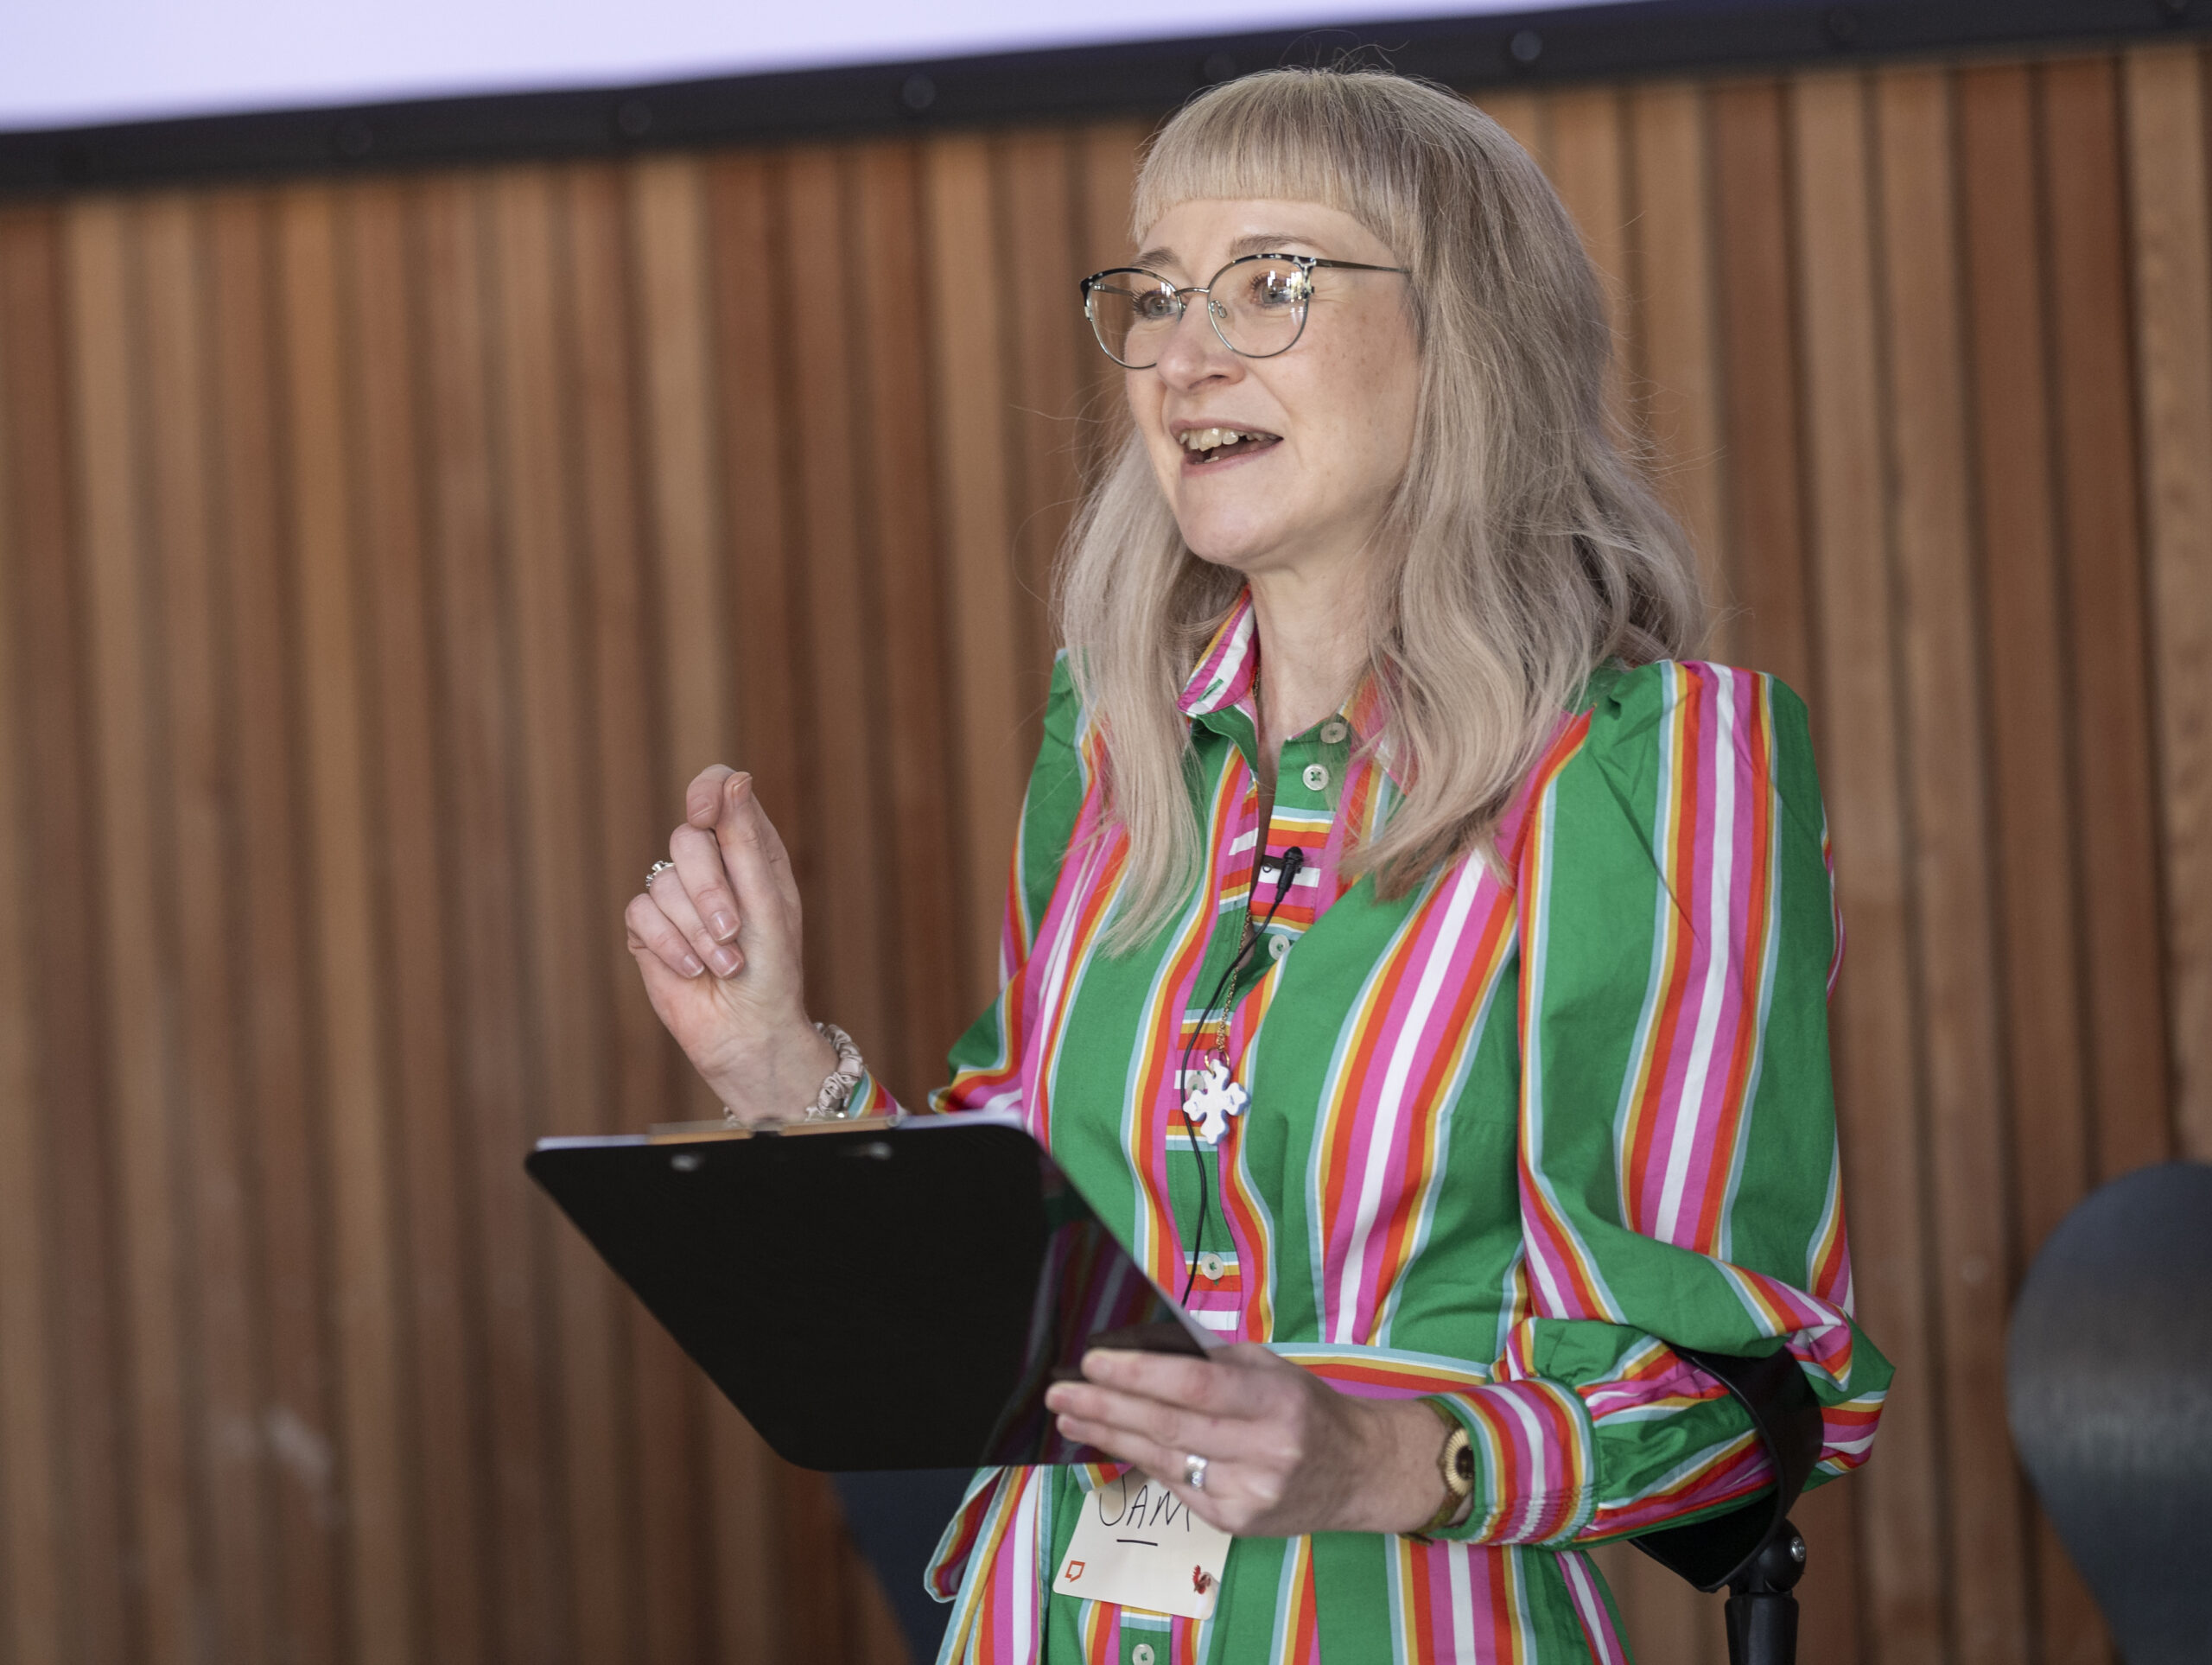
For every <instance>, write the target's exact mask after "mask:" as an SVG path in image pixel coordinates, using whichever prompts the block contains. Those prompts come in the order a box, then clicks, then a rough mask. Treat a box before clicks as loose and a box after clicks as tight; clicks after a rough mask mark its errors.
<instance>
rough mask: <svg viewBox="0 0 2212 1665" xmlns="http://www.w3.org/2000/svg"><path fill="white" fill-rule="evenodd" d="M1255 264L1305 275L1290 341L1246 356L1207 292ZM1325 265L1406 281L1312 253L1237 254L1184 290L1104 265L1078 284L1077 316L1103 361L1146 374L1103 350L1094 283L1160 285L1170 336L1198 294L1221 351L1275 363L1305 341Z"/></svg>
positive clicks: (1406, 271) (1140, 271)
mask: <svg viewBox="0 0 2212 1665" xmlns="http://www.w3.org/2000/svg"><path fill="white" fill-rule="evenodd" d="M1255 260H1280V261H1282V262H1284V263H1286V264H1289V265H1293V266H1295V267H1297V268H1298V269H1299V270H1300V271H1301V272H1303V273H1304V274H1305V275H1306V288H1307V293H1306V296H1305V297H1303V298H1301V299H1300V301H1299V302H1298V328H1297V330H1296V332H1295V333H1294V334H1292V336H1291V338H1290V340H1287V341H1286V342H1284V343H1283V344H1282V345H1281V346H1279V347H1277V348H1276V349H1275V350H1274V352H1272V353H1247V352H1245V351H1244V349H1243V347H1241V346H1237V345H1236V342H1234V341H1232V340H1230V339H1229V337H1228V335H1227V334H1225V333H1224V331H1223V329H1222V327H1221V321H1222V316H1223V313H1224V308H1223V307H1222V304H1221V302H1218V301H1217V300H1215V299H1214V298H1213V292H1214V290H1215V289H1217V288H1218V287H1219V286H1220V283H1221V280H1222V279H1223V278H1224V277H1226V276H1229V274H1230V272H1232V271H1234V270H1236V268H1237V267H1239V266H1249V265H1250V264H1252V263H1253V262H1254V261H1255ZM1322 267H1328V268H1330V269H1332V270H1337V271H1389V272H1397V273H1399V274H1401V275H1402V276H1412V268H1411V267H1408V266H1370V265H1369V264H1367V263H1366V262H1365V261H1362V260H1324V259H1322V258H1321V257H1319V255H1312V254H1240V255H1238V256H1237V257H1236V259H1234V260H1232V261H1230V263H1229V264H1227V265H1225V266H1224V267H1223V268H1222V269H1221V270H1219V271H1217V272H1216V273H1215V274H1214V275H1213V276H1211V277H1209V278H1208V279H1206V281H1205V283H1192V284H1189V285H1186V286H1185V287H1181V288H1178V287H1177V286H1176V285H1175V284H1174V283H1172V282H1170V281H1169V280H1168V279H1167V278H1166V277H1163V276H1160V273H1158V272H1156V271H1154V270H1151V269H1150V268H1149V267H1146V266H1109V267H1107V268H1106V270H1103V271H1095V272H1093V273H1091V274H1090V276H1088V277H1086V278H1084V280H1083V284H1082V289H1083V315H1084V318H1085V319H1086V320H1087V321H1089V322H1090V334H1091V337H1092V339H1093V340H1096V342H1097V343H1098V350H1099V351H1100V352H1101V353H1104V354H1105V355H1106V356H1107V357H1108V358H1109V359H1113V361H1114V362H1115V363H1116V364H1117V365H1121V366H1122V369H1124V370H1150V369H1151V368H1152V367H1153V365H1157V364H1158V363H1159V362H1160V360H1159V359H1152V360H1150V361H1149V362H1147V363H1145V364H1141V365H1133V364H1131V363H1130V362H1129V361H1128V359H1124V358H1122V356H1121V355H1120V354H1118V353H1116V352H1115V351H1114V349H1113V348H1112V347H1110V346H1107V345H1106V332H1105V331H1104V330H1103V329H1102V328H1101V327H1099V323H1098V315H1097V313H1096V311H1094V310H1093V309H1092V307H1091V296H1092V294H1093V292H1094V291H1095V290H1096V289H1097V288H1098V286H1099V285H1100V284H1102V283H1104V282H1105V281H1106V279H1108V278H1109V277H1118V276H1122V275H1123V274H1124V273H1127V274H1128V275H1130V276H1137V277H1146V278H1149V279H1151V280H1152V281H1153V282H1154V283H1157V284H1158V285H1159V286H1160V289H1159V293H1160V294H1161V295H1164V296H1166V297H1167V298H1168V299H1169V300H1170V301H1172V302H1174V305H1175V317H1174V321H1173V322H1172V323H1170V324H1169V326H1168V329H1169V331H1170V333H1171V334H1172V333H1173V330H1174V329H1175V328H1176V327H1177V326H1179V325H1180V324H1181V323H1182V321H1183V315H1184V314H1185V312H1187V311H1188V310H1189V309H1190V304H1191V303H1190V301H1189V300H1188V298H1187V297H1188V296H1193V295H1203V296H1205V297H1206V321H1207V322H1208V323H1209V324H1211V325H1212V326H1213V333H1214V335H1215V337H1216V338H1217V340H1219V341H1220V342H1221V344H1222V346H1225V347H1227V348H1228V349H1229V350H1230V352H1231V353H1235V354H1236V356H1237V357H1238V358H1240V359H1279V358H1281V356H1282V355H1283V354H1284V353H1287V352H1289V351H1290V350H1291V348H1293V347H1294V346H1297V345H1298V344H1299V342H1300V341H1301V340H1304V339H1305V337H1306V302H1308V301H1310V300H1311V299H1312V298H1313V295H1312V289H1313V274H1314V273H1315V272H1316V271H1318V270H1320V269H1321V268H1322Z"/></svg>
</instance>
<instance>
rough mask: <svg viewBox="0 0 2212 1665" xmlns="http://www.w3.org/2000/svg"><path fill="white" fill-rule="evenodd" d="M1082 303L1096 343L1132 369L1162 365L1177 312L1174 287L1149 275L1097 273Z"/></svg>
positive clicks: (1117, 272) (1142, 272) (1140, 273)
mask: <svg viewBox="0 0 2212 1665" xmlns="http://www.w3.org/2000/svg"><path fill="white" fill-rule="evenodd" d="M1084 304H1085V307H1086V308H1087V309H1088V310H1089V312H1090V327H1091V328H1092V329H1093V330H1095V331H1096V332H1097V334H1098V345H1099V346H1103V347H1104V348H1105V349H1106V352H1107V353H1108V355H1109V357H1111V358H1113V359H1117V360H1119V361H1120V362H1121V363H1122V364H1125V365H1128V366H1129V367H1130V368H1131V369H1133V370H1142V369H1143V368H1144V367H1145V366H1146V365H1154V364H1158V363H1159V362H1160V349H1161V348H1162V347H1163V346H1166V341H1167V337H1168V335H1169V334H1170V333H1171V332H1172V331H1173V329H1174V327H1175V319H1176V316H1177V314H1178V313H1179V311H1180V308H1179V307H1178V306H1177V304H1176V301H1175V290H1174V287H1173V285H1172V284H1170V283H1167V281H1166V279H1164V278H1160V277H1155V276H1153V275H1152V274H1151V273H1150V272H1147V271H1135V270H1122V271H1109V272H1101V273H1099V275H1098V276H1097V277H1096V279H1094V280H1093V281H1092V283H1091V285H1090V292H1089V294H1088V295H1087V296H1085V300H1084Z"/></svg>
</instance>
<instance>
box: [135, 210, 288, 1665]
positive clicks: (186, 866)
mask: <svg viewBox="0 0 2212 1665" xmlns="http://www.w3.org/2000/svg"><path fill="white" fill-rule="evenodd" d="M202 207H203V205H202V204H201V203H200V202H199V201H197V200H194V199H192V198H189V197H181V196H180V197H173V198H170V199H168V200H162V201H159V202H156V203H152V204H149V205H148V206H147V207H146V209H145V212H144V214H143V219H142V220H141V224H140V226H139V238H138V246H139V258H138V263H137V279H138V284H137V287H138V289H139V292H140V293H139V298H138V300H137V307H138V308H139V309H140V312H141V316H142V318H143V322H142V324H141V326H140V328H141V332H142V339H143V365H144V371H143V374H144V381H145V415H146V423H145V428H146V464H147V517H148V523H149V532H150V539H149V548H150V550H152V552H153V556H154V559H155V562H156V566H157V568H158V573H159V578H158V589H159V592H160V595H161V607H160V609H159V619H158V620H157V621H156V631H157V632H158V637H159V639H158V642H157V644H156V647H155V648H154V657H155V660H156V665H157V668H158V670H159V671H160V674H161V683H160V689H159V692H158V695H157V698H158V699H159V700H160V702H161V703H162V708H163V711H164V723H163V732H164V734H165V750H166V753H167V760H168V771H169V776H168V788H167V795H168V801H169V803H170V804H171V806H172V807H171V811H170V813H171V817H172V823H173V827H174V833H173V836H172V838H171V840H170V841H169V842H168V844H167V845H166V847H165V850H166V855H167V862H166V865H165V867H164V869H163V872H162V879H161V883H162V889H163V892H164V894H163V895H162V898H161V903H162V911H163V918H164V928H163V935H164V937H165V939H166V941H167V942H168V945H169V947H170V950H171V952H172V954H173V956H174V957H173V960H172V962H171V964H170V966H169V968H168V972H167V975H168V976H169V977H170V978H171V979H173V981H174V983H175V1049H176V1051H175V1059H176V1062H175V1082H174V1091H175V1098H176V1115H177V1118H178V1120H177V1138H178V1165H179V1169H180V1176H181V1185H182V1190H183V1193H184V1195H185V1197H186V1198H187V1201H186V1203H185V1204H184V1206H183V1208H182V1210H181V1212H182V1213H183V1214H184V1215H185V1216H186V1217H187V1219H186V1230H187V1231H188V1234H189V1235H188V1245H189V1249H188V1252H189V1255H190V1260H191V1265H190V1266H189V1268H187V1269H186V1270H185V1273H184V1275H181V1277H180V1278H179V1279H178V1280H177V1287H178V1299H179V1301H180V1303H181V1307H182V1308H183V1310H184V1311H185V1312H188V1314H189V1322H190V1323H191V1324H192V1325H193V1327H194V1338H193V1344H192V1347H191V1349H190V1357H189V1358H188V1361H187V1381H186V1382H185V1384H184V1387H185V1404H186V1409H187V1412H188V1415H189V1416H190V1418H191V1420H192V1423H193V1426H192V1427H190V1428H189V1429H188V1439H189V1440H190V1448H189V1454H188V1460H189V1462H190V1464H191V1468H192V1473H193V1478H194V1490H195V1496H194V1507H193V1509H192V1517H191V1518H192V1529H193V1532H194V1537H195V1541H196V1547H197V1554H196V1557H195V1564H194V1577H195V1579H196V1581H197V1582H198V1583H199V1585H200V1594H199V1597H198V1604H199V1611H197V1612H196V1614H195V1616H194V1619H195V1623H194V1630H195V1632H196V1635H195V1636H194V1644H195V1645H196V1646H197V1647H198V1649H200V1651H201V1653H202V1654H203V1655H209V1656H215V1655H219V1656H220V1657H223V1658H226V1659H235V1660H238V1661H239V1662H242V1665H257V1662H260V1661H262V1660H264V1659H265V1658H266V1657H267V1656H268V1632H267V1629H266V1623H267V1614H266V1611H265V1609H264V1603H263V1600H262V1593H263V1588H264V1579H265V1577H266V1573H267V1557H266V1553H265V1551H266V1546H265V1544H264V1541H263V1536H262V1531H261V1527H262V1520H261V1511H260V1509H259V1506H258V1503H259V1482H260V1474H259V1468H258V1464H257V1461H256V1453H255V1451H254V1446H253V1442H252V1441H251V1439H242V1438H240V1437H239V1436H240V1433H241V1432H242V1431H245V1430H250V1429H251V1427H252V1426H253V1420H254V1413H255V1401H256V1397H257V1391H256V1390H257V1382H256V1379H255V1376H256V1373H255V1360H256V1356H257V1332H258V1330H259V1327H260V1326H259V1323H258V1319H259V1311H258V1308H259V1304H260V1303H259V1301H258V1300H257V1294H258V1284H259V1280H258V1278H257V1272H256V1268H255V1266H254V1264H253V1256H252V1242H251V1230H250V1204H249V1200H248V1199H249V1196H250V1192H251V1166H250V1160H249V1151H248V1149H247V1147H246V1145H245V1141H244V1137H243V1129H242V1127H241V1125H240V1122H239V1115H238V1111H239V1106H238V1098H239V1093H240V1080H239V1072H238V1046H237V1021H238V1013H237V1009H236V1007H235V1004H234V1001H233V998H232V997H233V995H234V993H235V990H234V988H233V987H232V978H231V976H230V975H229V965H230V959H231V944H230V924H231V916H232V909H233V907H234V906H235V903H236V892H235V888H234V886H233V883H232V875H231V874H230V872H229V868H228V861H227V854H228V843H229V830H230V829H229V826H228V822H229V820H230V804H229V799H230V792H229V786H230V772H229V769H228V767H227V759H226V747H227V741H228V735H229V734H230V732H231V729H232V716H231V713H230V709H229V703H228V701H227V699H226V696H225V690H224V685H223V670H224V667H223V664H222V658H223V647H224V643H225V633H224V632H223V630H222V628H221V625H220V608H221V601H220V595H221V588H220V586H221V574H220V570H219V561H218V558H217V556H218V551H217V549H216V546H215V538H214V524H213V512H212V511H213V502H212V495H211V492H210V489H209V488H210V481H209V469H208V460H209V435H208V432H207V414H208V410H209V408H210V404H209V397H210V394H211V391H212V384H211V382H210V378H209V374H208V365H207V353H208V346H209V342H208V340H207V289H206V282H205V271H206V249H205V241H204V237H203V231H204V226H205V219H204V214H203V213H202ZM157 847H160V846H159V845H158V842H157Z"/></svg>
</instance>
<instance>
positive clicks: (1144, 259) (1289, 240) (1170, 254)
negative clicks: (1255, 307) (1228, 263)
mask: <svg viewBox="0 0 2212 1665" xmlns="http://www.w3.org/2000/svg"><path fill="white" fill-rule="evenodd" d="M1294 245H1301V246H1303V247H1306V248H1308V249H1313V248H1319V246H1320V245H1319V244H1318V243H1316V242H1314V241H1313V238H1310V237H1301V236H1300V235H1299V234H1298V233H1297V232H1252V233H1251V234H1250V235H1249V236H1245V237H1240V238H1237V239H1236V241H1235V242H1234V243H1231V244H1230V245H1229V257H1230V259H1231V260H1236V259H1239V258H1241V257H1243V256H1245V255H1248V254H1274V253H1276V252H1278V251H1281V250H1284V249H1288V248H1290V247H1292V246H1294ZM1130 264H1133V265H1138V266H1160V265H1171V266H1172V265H1179V264H1181V262H1180V260H1179V258H1178V257H1177V256H1176V253H1175V251H1174V250H1173V249H1147V250H1146V251H1144V252H1143V253H1142V254H1140V255H1138V256H1137V257H1135V260H1134V261H1132V262H1131V263H1130Z"/></svg>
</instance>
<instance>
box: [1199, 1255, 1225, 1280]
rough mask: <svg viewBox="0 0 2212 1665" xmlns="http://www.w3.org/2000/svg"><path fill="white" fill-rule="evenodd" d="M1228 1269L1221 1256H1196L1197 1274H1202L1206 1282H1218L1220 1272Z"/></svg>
mask: <svg viewBox="0 0 2212 1665" xmlns="http://www.w3.org/2000/svg"><path fill="white" fill-rule="evenodd" d="M1228 1269H1229V1268H1228V1266H1227V1265H1226V1264H1225V1263H1224V1261H1223V1260H1222V1258H1221V1256H1220V1255H1199V1256H1198V1272H1199V1274H1200V1275H1201V1276H1203V1277H1204V1278H1205V1281H1207V1282H1208V1283H1219V1282H1220V1281H1221V1274H1223V1273H1224V1272H1226V1271H1227V1270H1228Z"/></svg>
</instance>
